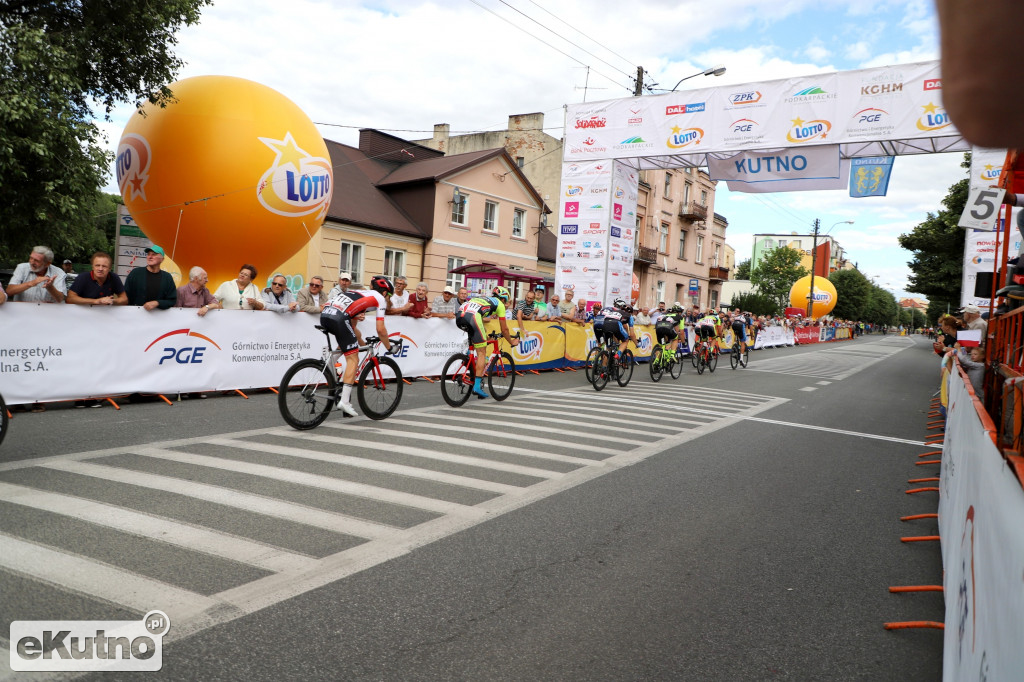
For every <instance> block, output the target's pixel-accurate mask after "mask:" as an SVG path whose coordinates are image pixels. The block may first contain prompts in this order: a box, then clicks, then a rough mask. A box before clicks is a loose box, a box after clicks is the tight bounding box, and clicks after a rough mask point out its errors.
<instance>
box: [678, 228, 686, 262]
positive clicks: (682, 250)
mask: <svg viewBox="0 0 1024 682" xmlns="http://www.w3.org/2000/svg"><path fill="white" fill-rule="evenodd" d="M679 257H680V258H682V259H683V260H686V230H679Z"/></svg>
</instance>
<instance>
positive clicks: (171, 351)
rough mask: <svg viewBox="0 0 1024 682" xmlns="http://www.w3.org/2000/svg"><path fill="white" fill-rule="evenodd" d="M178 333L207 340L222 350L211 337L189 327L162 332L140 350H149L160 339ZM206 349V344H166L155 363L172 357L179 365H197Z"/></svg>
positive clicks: (160, 363)
mask: <svg viewBox="0 0 1024 682" xmlns="http://www.w3.org/2000/svg"><path fill="white" fill-rule="evenodd" d="M179 334H184V335H185V336H186V337H190V336H191V337H195V338H197V339H202V340H203V341H208V342H209V343H211V344H212V345H213V347H214V348H216V349H217V350H222V349H221V347H220V346H218V345H217V343H216V342H215V341H214V340H213V339H211V338H210V337H208V336H204V335H202V334H200V333H199V332H194V331H191V330H189V329H175V330H174V331H172V332H167V333H166V334H164V335H162V336H158V337H157V338H155V339H153V342H152V343H150V344H149V345H148V346H146V350H144V351H142V352H143V353H146V352H148V351H149V349H150V348H152V347H153V346H155V345H156V344H157V343H159V342H160V341H163V340H164V339H166V338H169V337H172V336H177V335H179ZM206 350H207V346H198V345H197V346H185V347H183V348H175V347H173V346H167V347H165V348H164V349H163V355H162V356H160V362H158V363H157V364H158V365H162V364H164V360H171V359H173V360H174V361H175V362H177V363H178V364H179V365H189V364H192V365H198V364H199V363H201V362H202V361H203V354H204V353H205V352H206Z"/></svg>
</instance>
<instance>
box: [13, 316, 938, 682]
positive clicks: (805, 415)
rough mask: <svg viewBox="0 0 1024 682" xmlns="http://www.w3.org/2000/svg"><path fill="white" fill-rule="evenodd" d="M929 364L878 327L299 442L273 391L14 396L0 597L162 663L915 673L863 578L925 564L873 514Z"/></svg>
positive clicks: (194, 670) (251, 667)
mask: <svg viewBox="0 0 1024 682" xmlns="http://www.w3.org/2000/svg"><path fill="white" fill-rule="evenodd" d="M723 360H725V358H723ZM937 370H938V363H937V362H936V361H935V357H934V355H933V354H932V353H931V347H930V344H929V343H927V342H926V340H925V339H923V338H920V337H916V338H897V337H892V336H889V337H882V336H880V335H874V336H867V337H864V338H862V339H858V340H855V341H849V342H842V343H836V344H824V345H820V346H819V345H815V346H809V347H799V348H784V349H772V350H763V351H758V352H755V353H752V354H751V365H750V367H749V368H747V369H739V370H736V371H733V370H731V369H730V368H729V365H728V362H727V361H725V362H722V363H720V364H719V367H718V370H717V371H716V372H715V373H714V374H709V373H705V374H704V375H701V376H698V375H697V374H696V372H695V371H694V370H693V369H692V367H690V366H689V365H688V364H687V365H686V366H685V368H684V372H683V375H682V377H681V378H680V379H679V380H676V381H674V380H672V379H671V378H670V377H667V376H666V377H665V378H663V379H662V380H661V382H659V383H657V384H655V383H652V382H651V380H650V377H649V376H648V374H647V371H646V366H641V367H638V368H637V371H636V372H635V375H634V378H633V381H632V383H630V385H629V386H627V387H625V388H622V387H618V386H615V385H609V387H608V388H606V389H605V390H604V391H602V392H600V393H596V392H595V391H594V390H593V389H592V388H591V387H589V385H586V384H585V380H584V377H583V373H582V372H566V373H558V372H547V373H543V374H541V375H540V376H537V375H532V374H527V375H525V376H523V377H520V378H519V380H518V382H517V384H516V388H515V391H514V392H513V394H512V397H511V398H510V399H509V400H507V401H505V402H503V403H494V402H493V401H490V400H488V401H476V400H474V401H472V402H470V403H467V404H466V405H465V406H464V407H462V408H458V409H453V408H449V407H447V406H446V405H444V404H443V403H442V401H441V400H440V395H439V391H440V389H439V387H438V385H436V384H430V383H428V382H425V381H418V382H415V383H414V384H412V385H411V386H407V387H406V388H405V395H404V396H403V401H402V405H401V407H400V409H399V410H398V412H396V413H395V414H394V415H393V416H392V417H391V418H389V419H388V420H385V421H382V422H372V421H370V420H366V419H365V418H362V417H360V418H357V419H342V418H341V416H340V415H338V416H335V415H332V416H331V417H330V419H329V420H328V421H327V422H326V423H325V424H324V425H323V426H321V427H320V428H318V429H316V430H315V431H312V432H304V433H299V432H295V431H292V430H291V429H288V428H287V427H285V426H284V425H283V423H282V421H281V419H280V416H279V415H278V413H277V407H276V398H275V397H274V396H273V395H271V394H269V393H256V394H253V395H250V396H249V398H248V399H247V400H246V399H243V398H242V397H240V396H216V397H211V398H210V399H208V400H190V401H182V402H175V403H174V404H173V405H171V406H168V405H166V404H165V403H162V402H154V403H146V404H138V405H125V406H124V407H123V409H121V410H120V411H115V410H114V409H113V408H111V407H105V408H103V409H73V408H67V409H62V408H60V407H56V408H51V409H49V410H48V411H47V412H45V413H42V414H17V415H15V419H14V420H12V423H11V429H10V432H9V434H8V436H7V439H6V440H5V441H4V443H3V445H2V446H0V511H2V515H0V615H2V616H3V619H4V623H5V624H9V623H10V622H11V621H14V620H35V619H65V620H76V619H81V620H84V619H90V620H95V619H127V618H136V617H141V616H142V615H143V614H144V613H145V612H146V611H147V610H148V609H151V608H157V609H163V610H166V611H167V612H168V614H170V617H171V622H172V626H171V631H170V633H169V635H168V637H167V638H165V647H164V650H163V653H162V655H163V669H162V672H160V673H158V674H156V675H155V677H158V678H160V679H175V680H177V679H181V680H185V679H189V680H192V679H202V680H213V679H224V680H235V679H248V680H281V679H325V680H526V679H531V680H533V679H545V680H548V679H550V680H770V679H789V680H825V679H828V680H934V679H938V678H939V677H940V676H941V663H942V633H941V632H940V631H938V630H900V631H886V630H884V629H883V623H885V622H888V621H906V620H933V621H941V620H943V617H944V608H943V601H942V596H941V594H939V593H919V594H912V595H893V594H890V593H889V592H888V587H889V586H890V585H931V584H941V582H942V578H941V570H942V569H941V560H940V553H939V546H938V543H935V542H918V543H901V542H900V537H902V536H907V535H934V534H937V524H936V523H935V521H934V520H923V521H914V522H910V523H901V522H900V520H899V519H900V517H901V516H904V515H908V514H922V513H928V512H934V511H935V509H936V506H937V498H936V497H935V494H934V493H925V494H919V495H907V494H906V493H905V491H906V490H907V489H909V488H913V487H919V486H918V485H917V484H909V483H908V480H909V479H912V478H919V477H922V476H934V475H936V473H937V472H936V469H937V467H935V466H934V465H931V466H917V464H918V463H919V462H920V461H921V460H920V459H919V458H918V455H920V454H922V453H924V452H927V451H928V450H931V449H933V448H931V447H925V446H924V444H923V441H924V440H925V439H926V436H927V435H928V432H927V431H926V422H927V417H926V415H927V412H928V405H929V400H930V398H931V395H932V393H934V391H935V390H936V387H937V382H938V380H937ZM119 586H129V587H131V590H128V589H127V588H125V589H124V590H121V591H119V590H118V587H119ZM122 591H124V592H127V591H130V592H131V594H130V595H128V594H122V593H121V592H122ZM7 629H8V628H7V626H6V625H5V626H4V627H3V632H4V633H6V632H7ZM2 644H3V646H4V647H5V651H3V652H2V653H3V654H4V656H3V659H4V660H3V663H0V678H3V677H8V676H10V675H12V673H11V672H10V671H9V670H6V672H5V668H6V663H7V652H6V649H7V648H9V647H10V642H9V641H7V640H6V639H4V640H3V641H2ZM141 675H143V674H134V675H133V674H128V673H101V674H95V675H94V676H93V677H95V678H96V679H108V678H109V679H119V678H122V677H123V678H126V679H127V678H128V677H132V678H133V679H134V677H137V676H141ZM150 675H151V676H153V674H152V673H151V674H150Z"/></svg>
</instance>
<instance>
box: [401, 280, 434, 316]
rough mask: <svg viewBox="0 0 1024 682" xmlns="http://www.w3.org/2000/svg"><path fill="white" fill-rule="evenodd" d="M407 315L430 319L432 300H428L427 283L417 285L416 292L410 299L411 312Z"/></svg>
mask: <svg viewBox="0 0 1024 682" xmlns="http://www.w3.org/2000/svg"><path fill="white" fill-rule="evenodd" d="M406 314H407V315H408V316H409V317H418V318H425V317H430V314H431V311H430V300H429V299H428V298H427V283H426V282H420V283H419V284H417V285H416V291H415V292H413V294H412V296H411V297H410V298H409V312H408V313H406Z"/></svg>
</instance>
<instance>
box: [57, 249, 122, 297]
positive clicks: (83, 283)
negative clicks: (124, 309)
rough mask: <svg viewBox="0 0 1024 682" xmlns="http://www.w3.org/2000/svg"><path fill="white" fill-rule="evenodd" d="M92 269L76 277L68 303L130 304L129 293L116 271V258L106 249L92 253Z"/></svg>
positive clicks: (69, 293)
mask: <svg viewBox="0 0 1024 682" xmlns="http://www.w3.org/2000/svg"><path fill="white" fill-rule="evenodd" d="M91 262H92V270H90V271H89V273H88V274H84V275H82V276H81V277H76V278H75V280H74V282H72V283H71V289H70V290H69V291H68V297H67V299H66V301H67V303H72V304H74V305H128V295H127V294H126V293H125V291H124V285H123V284H122V283H121V278H120V277H118V276H117V273H116V272H111V271H110V268H111V267H112V266H113V264H114V259H113V258H112V257H111V256H110V254H109V253H106V252H105V251H97V252H96V253H94V254H93V255H92V259H91Z"/></svg>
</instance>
